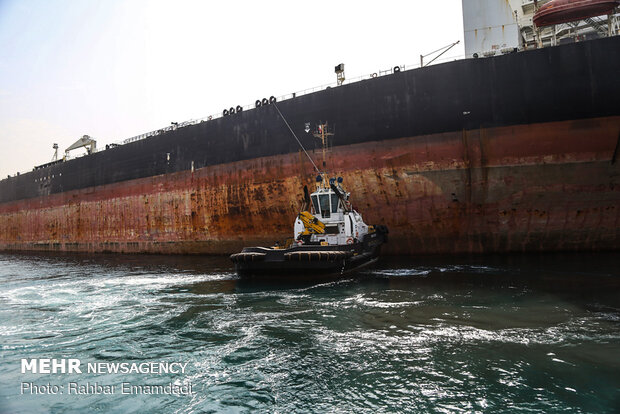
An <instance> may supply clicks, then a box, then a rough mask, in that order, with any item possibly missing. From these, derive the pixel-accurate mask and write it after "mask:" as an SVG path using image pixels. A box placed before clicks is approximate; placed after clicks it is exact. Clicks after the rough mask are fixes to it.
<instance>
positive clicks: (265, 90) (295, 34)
mask: <svg viewBox="0 0 620 414" xmlns="http://www.w3.org/2000/svg"><path fill="white" fill-rule="evenodd" d="M462 39H463V19H462V6H461V0H445V1H442V2H438V1H430V2H429V1H422V0H408V1H404V0H385V1H372V2H371V1H362V0H357V1H348V0H341V1H340V2H338V1H335V0H331V1H323V0H313V1H305V0H297V1H291V0H288V1H280V0H263V1H246V0H236V1H198V0H175V1H159V0H73V1H69V0H0V144H1V145H2V151H1V154H2V155H1V158H0V177H6V176H7V175H9V174H10V175H14V174H15V173H16V172H18V171H19V172H22V173H23V172H27V171H30V170H32V167H34V166H35V165H39V164H43V163H46V162H49V161H51V159H52V156H53V153H54V150H53V149H52V145H53V143H58V144H59V147H60V150H59V154H60V155H61V156H62V154H63V152H64V149H65V148H67V147H68V146H69V145H71V144H72V143H73V142H75V141H76V140H77V139H78V138H80V137H81V136H82V135H90V136H91V137H93V138H94V139H96V140H97V146H98V147H99V148H102V147H105V144H107V143H112V142H119V141H121V140H123V139H125V138H129V137H132V136H135V135H139V134H142V133H145V132H149V131H152V130H157V129H160V128H162V127H165V126H168V125H170V123H171V122H173V121H174V122H183V121H187V120H190V119H196V118H204V117H206V116H208V115H212V114H216V113H221V111H222V110H223V109H224V108H229V107H231V106H237V105H247V104H251V103H253V102H254V101H255V100H256V99H258V98H262V97H269V96H271V95H274V96H280V95H284V94H289V93H292V92H297V91H301V90H304V89H307V88H312V87H315V86H319V85H325V84H329V83H332V82H335V80H336V75H335V74H334V66H336V65H337V64H339V63H345V74H346V77H347V78H348V79H352V78H355V77H358V76H367V75H368V74H370V73H374V72H379V71H380V70H386V69H389V68H392V67H394V66H396V65H407V66H410V65H411V66H413V65H415V64H418V63H419V61H420V55H421V54H427V53H429V52H432V51H434V50H436V49H439V48H441V47H443V46H446V45H448V44H451V43H453V42H456V41H457V40H461V43H460V44H459V45H457V46H455V47H454V48H453V49H451V50H450V51H449V52H448V53H447V54H446V55H444V56H442V58H445V59H456V58H462V57H463V55H464V49H463V41H462ZM82 152H83V151H82ZM72 154H73V155H79V154H80V151H75V152H74V153H72Z"/></svg>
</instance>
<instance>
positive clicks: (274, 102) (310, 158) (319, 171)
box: [271, 99, 321, 174]
mask: <svg viewBox="0 0 620 414" xmlns="http://www.w3.org/2000/svg"><path fill="white" fill-rule="evenodd" d="M271 104H272V105H273V106H274V107H275V108H276V111H278V113H279V114H280V117H281V118H282V120H283V121H284V123H285V124H286V126H287V127H288V130H289V131H291V134H293V136H294V137H295V139H296V140H297V143H298V144H299V146H300V147H301V149H302V150H304V153H305V154H306V157H308V159H309V160H310V162H311V163H312V166H313V167H314V169H315V170H316V172H318V173H319V174H320V173H321V170H319V167H317V166H316V164H315V163H314V161H313V160H312V157H310V154H308V151H306V149H305V148H304V146H303V145H302V143H301V141H300V140H299V138H297V135H295V132H293V129H292V128H291V126H290V125H289V124H288V122H287V120H286V118H284V115H282V112H280V108H278V105H276V101H275V99H274V100H273V102H272V103H271Z"/></svg>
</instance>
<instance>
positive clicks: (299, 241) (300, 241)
mask: <svg viewBox="0 0 620 414" xmlns="http://www.w3.org/2000/svg"><path fill="white" fill-rule="evenodd" d="M295 243H297V245H298V246H301V245H302V244H304V242H303V240H295Z"/></svg>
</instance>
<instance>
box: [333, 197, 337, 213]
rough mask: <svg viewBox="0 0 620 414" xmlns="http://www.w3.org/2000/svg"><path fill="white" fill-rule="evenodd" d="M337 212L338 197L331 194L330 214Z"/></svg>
mask: <svg viewBox="0 0 620 414" xmlns="http://www.w3.org/2000/svg"><path fill="white" fill-rule="evenodd" d="M337 211H338V196H337V195H336V194H332V213H336V212H337Z"/></svg>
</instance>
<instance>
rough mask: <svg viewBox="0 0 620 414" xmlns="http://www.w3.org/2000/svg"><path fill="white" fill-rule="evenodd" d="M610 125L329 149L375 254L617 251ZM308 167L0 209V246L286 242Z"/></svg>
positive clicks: (261, 168)
mask: <svg viewBox="0 0 620 414" xmlns="http://www.w3.org/2000/svg"><path fill="white" fill-rule="evenodd" d="M619 140H620V117H618V116H614V117H602V118H595V119H586V120H574V121H563V122H549V123H539V124H532V125H516V126H510V127H498V128H489V129H474V130H464V131H454V132H450V133H441V134H433V135H425V136H417V137H409V138H400V139H392V140H388V141H382V142H367V143H360V144H354V145H347V146H341V147H335V148H334V149H333V150H332V151H331V153H330V154H329V166H331V170H332V171H333V172H334V173H335V174H338V175H341V176H342V177H343V178H344V184H345V186H346V187H347V189H348V190H350V191H351V192H352V195H353V204H354V207H355V208H356V209H358V210H359V211H360V212H361V213H362V214H363V215H364V218H365V221H367V222H370V223H376V224H384V225H387V226H388V227H389V229H390V242H389V243H388V244H387V245H386V247H385V250H384V251H385V252H386V253H392V254H431V253H489V252H512V251H558V250H616V249H618V248H620V160H618V158H620V154H618V152H619V149H618V145H619V142H618V141H619ZM313 176H314V174H313V170H312V168H311V166H310V164H309V162H308V161H307V159H306V158H305V157H303V156H302V155H301V154H300V153H294V154H286V155H278V156H270V157H263V158H256V159H252V160H246V161H238V162H233V163H227V164H221V165H216V166H209V167H204V168H201V169H198V170H196V171H193V172H192V171H183V172H176V173H172V174H165V175H159V176H154V177H149V178H142V179H135V180H131V181H125V182H122V183H116V184H108V185H104V186H99V187H91V188H86V189H81V190H74V191H68V192H64V193H59V194H53V195H49V196H44V197H38V198H31V199H26V200H20V201H14V202H10V203H4V204H2V205H0V249H3V250H46V251H47V250H50V251H88V252H125V253H137V252H140V253H180V254H205V253H215V254H224V253H231V252H235V251H239V250H240V249H241V248H242V247H243V246H246V245H254V244H262V243H271V242H272V241H274V240H277V239H283V238H286V237H290V236H291V235H292V224H293V220H294V217H295V215H296V213H297V211H298V208H299V199H300V198H301V194H302V190H301V189H302V187H303V185H306V184H309V185H310V184H311V182H312V178H313Z"/></svg>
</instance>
